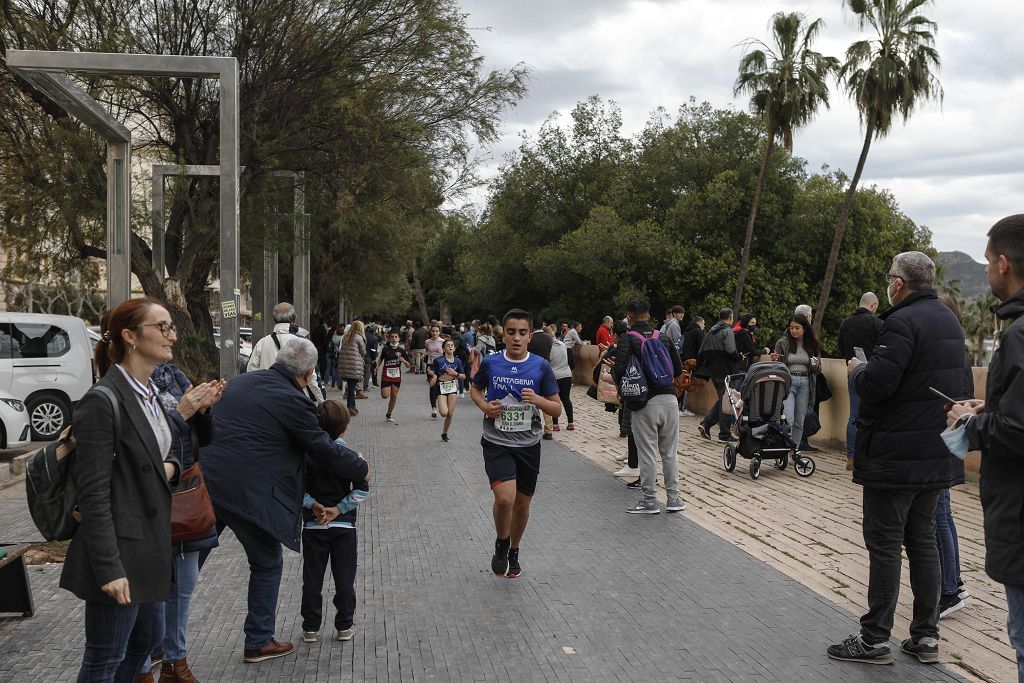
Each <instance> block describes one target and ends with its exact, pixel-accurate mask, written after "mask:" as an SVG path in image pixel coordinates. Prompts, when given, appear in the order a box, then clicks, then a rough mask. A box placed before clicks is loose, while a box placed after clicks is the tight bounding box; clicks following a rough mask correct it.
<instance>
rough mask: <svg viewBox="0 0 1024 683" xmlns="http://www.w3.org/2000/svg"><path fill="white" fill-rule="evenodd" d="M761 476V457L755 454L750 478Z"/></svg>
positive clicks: (751, 460)
mask: <svg viewBox="0 0 1024 683" xmlns="http://www.w3.org/2000/svg"><path fill="white" fill-rule="evenodd" d="M760 476H761V458H758V457H757V456H754V457H753V458H751V459H750V478H751V479H757V478H758V477H760Z"/></svg>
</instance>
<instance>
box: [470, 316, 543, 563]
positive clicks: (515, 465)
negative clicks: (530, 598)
mask: <svg viewBox="0 0 1024 683" xmlns="http://www.w3.org/2000/svg"><path fill="white" fill-rule="evenodd" d="M502 327H503V328H504V335H503V336H504V342H505V351H504V352H502V353H496V354H492V355H490V356H487V357H486V358H484V359H483V360H482V361H481V362H480V369H479V370H478V371H477V373H476V374H475V375H474V376H473V386H472V389H471V391H470V394H471V396H472V398H473V403H475V404H476V405H477V407H478V408H480V410H481V411H483V413H484V426H483V437H482V438H481V440H480V445H481V446H482V447H483V454H484V468H485V469H486V471H487V478H488V479H489V480H490V482H491V491H492V492H493V493H494V508H493V514H494V527H495V531H496V534H497V539H496V540H495V542H494V556H493V557H492V558H491V570H492V571H493V572H494V573H495V574H497V575H499V576H501V575H505V576H508V577H510V578H513V577H516V576H519V574H521V573H522V568H521V567H520V566H519V543H520V541H521V540H522V538H523V532H524V531H525V530H526V523H527V522H528V521H529V519H530V503H531V502H532V501H533V494H534V491H535V490H536V488H537V474H538V473H539V472H540V440H541V436H542V435H543V434H544V421H543V419H542V418H541V414H542V412H543V413H547V414H548V415H550V416H551V417H558V416H559V415H561V414H562V404H561V402H560V401H559V399H558V382H557V381H556V380H555V374H554V372H552V370H551V365H549V364H548V362H547V361H546V360H544V359H543V358H541V357H540V356H537V355H535V354H531V353H528V352H527V350H526V346H527V344H529V343H530V338H531V337H532V336H533V334H532V329H533V319H532V317H531V316H530V314H529V313H527V312H526V311H522V310H519V309H513V310H511V311H509V312H508V313H506V314H505V318H504V320H503V321H502Z"/></svg>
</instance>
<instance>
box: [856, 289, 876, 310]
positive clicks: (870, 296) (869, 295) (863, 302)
mask: <svg viewBox="0 0 1024 683" xmlns="http://www.w3.org/2000/svg"><path fill="white" fill-rule="evenodd" d="M860 307H861V308H866V309H868V310H869V311H871V312H872V313H874V312H875V311H876V310H878V296H877V295H876V294H875V293H874V292H864V293H863V294H861V295H860Z"/></svg>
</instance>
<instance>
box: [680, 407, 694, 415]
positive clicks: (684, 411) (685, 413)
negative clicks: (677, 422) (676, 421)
mask: <svg viewBox="0 0 1024 683" xmlns="http://www.w3.org/2000/svg"><path fill="white" fill-rule="evenodd" d="M696 416H697V413H693V412H690V411H689V410H688V409H686V408H683V409H682V410H680V411H679V417H696Z"/></svg>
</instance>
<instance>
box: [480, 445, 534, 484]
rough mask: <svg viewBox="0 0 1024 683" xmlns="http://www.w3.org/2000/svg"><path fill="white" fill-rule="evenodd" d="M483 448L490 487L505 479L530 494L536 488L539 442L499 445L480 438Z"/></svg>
mask: <svg viewBox="0 0 1024 683" xmlns="http://www.w3.org/2000/svg"><path fill="white" fill-rule="evenodd" d="M480 445H481V446H482V447H483V449H484V469H485V470H486V471H487V479H488V480H489V481H490V482H491V488H494V487H495V486H496V485H497V484H500V483H502V482H505V481H514V482H515V483H516V490H518V491H520V492H521V493H523V494H525V495H527V496H532V495H533V492H534V491H536V490H537V475H538V474H539V473H540V443H539V442H538V443H535V444H534V445H532V446H499V445H498V444H494V443H491V442H490V441H488V440H487V439H483V438H481V439H480Z"/></svg>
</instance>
